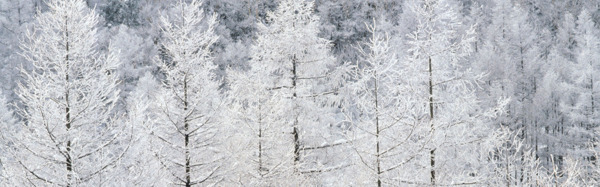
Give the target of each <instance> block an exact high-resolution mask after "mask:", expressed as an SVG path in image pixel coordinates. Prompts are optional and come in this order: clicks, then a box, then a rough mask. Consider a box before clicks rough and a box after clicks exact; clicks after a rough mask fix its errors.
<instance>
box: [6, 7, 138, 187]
mask: <svg viewBox="0 0 600 187" xmlns="http://www.w3.org/2000/svg"><path fill="white" fill-rule="evenodd" d="M47 5H48V7H49V11H48V12H46V13H43V14H40V15H39V16H38V17H37V21H36V25H35V26H34V28H33V30H32V31H30V32H28V33H27V35H26V36H25V40H24V41H23V43H22V49H23V51H24V52H23V56H24V58H25V59H26V60H27V61H28V62H29V63H31V66H32V67H33V70H32V71H27V70H25V69H22V74H23V76H24V81H23V82H22V83H21V84H19V91H18V93H17V94H18V96H19V97H20V99H21V100H22V104H23V106H22V107H19V108H18V112H19V114H20V116H21V117H22V118H23V121H24V122H23V123H21V124H22V125H20V126H19V129H18V131H16V132H14V134H13V135H12V136H10V137H8V138H9V141H11V142H12V143H14V151H12V152H11V153H10V156H11V157H12V159H14V160H15V164H16V166H17V167H18V170H17V172H18V173H17V174H16V175H15V177H16V178H17V179H15V181H16V183H15V184H13V185H57V186H75V185H91V184H100V185H101V184H108V182H110V181H111V180H110V178H111V177H112V173H111V172H108V171H109V170H110V169H111V168H113V167H114V166H115V164H116V163H117V162H118V161H119V160H120V158H121V157H122V156H123V155H124V153H125V152H126V150H127V149H128V145H129V143H128V142H129V140H128V139H129V136H128V135H127V134H128V128H127V126H126V125H123V124H122V123H119V120H120V119H119V114H116V113H114V110H113V108H114V106H115V104H116V102H117V101H118V94H119V90H117V89H116V86H117V84H118V80H117V79H116V77H115V76H114V75H115V69H116V67H117V66H118V65H119V61H118V60H117V59H115V55H113V51H110V52H109V54H100V53H98V49H97V48H98V46H97V43H96V41H97V35H96V25H97V23H98V18H99V17H98V15H97V14H96V13H95V12H94V11H93V10H90V9H89V8H87V6H86V5H85V2H84V1H82V0H68V1H58V0H52V1H48V4H47ZM110 49H111V47H110V46H109V50H110Z"/></svg>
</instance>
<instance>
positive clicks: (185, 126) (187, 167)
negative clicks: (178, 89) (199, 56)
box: [183, 75, 192, 187]
mask: <svg viewBox="0 0 600 187" xmlns="http://www.w3.org/2000/svg"><path fill="white" fill-rule="evenodd" d="M187 99H188V89H187V75H186V78H185V80H184V81H183V111H184V113H186V117H185V119H184V124H183V130H184V132H185V135H184V136H185V137H184V146H185V147H184V149H185V186H186V187H190V186H192V180H191V175H192V174H191V172H192V171H191V168H190V132H189V128H190V126H189V123H188V119H187V111H188V100H187Z"/></svg>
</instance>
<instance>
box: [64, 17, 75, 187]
mask: <svg viewBox="0 0 600 187" xmlns="http://www.w3.org/2000/svg"><path fill="white" fill-rule="evenodd" d="M68 26H69V25H68V23H65V40H66V44H65V50H66V52H67V55H66V56H65V64H66V68H65V69H66V70H65V71H66V72H65V82H66V88H65V103H66V107H65V123H66V124H65V127H66V128H67V133H68V132H69V130H71V106H70V103H69V95H70V93H69V89H71V88H69V30H68V28H69V27H68ZM66 149H67V153H66V154H65V155H66V162H67V163H66V167H67V187H70V186H71V180H72V179H73V159H72V158H71V139H67V147H66Z"/></svg>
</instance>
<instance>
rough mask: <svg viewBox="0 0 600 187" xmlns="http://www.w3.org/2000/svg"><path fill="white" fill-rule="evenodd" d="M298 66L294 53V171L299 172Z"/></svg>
mask: <svg viewBox="0 0 600 187" xmlns="http://www.w3.org/2000/svg"><path fill="white" fill-rule="evenodd" d="M296 66H298V62H297V59H296V55H294V57H293V58H292V89H293V94H292V99H293V101H294V115H296V116H295V119H294V124H293V130H292V135H293V136H294V172H299V168H300V132H299V131H298V115H299V114H298V113H297V111H296V110H297V107H298V104H297V103H296V102H298V101H297V99H298V98H297V97H298V95H297V93H296V81H297V80H298V74H297V73H298V72H297V71H296V68H297V67H296Z"/></svg>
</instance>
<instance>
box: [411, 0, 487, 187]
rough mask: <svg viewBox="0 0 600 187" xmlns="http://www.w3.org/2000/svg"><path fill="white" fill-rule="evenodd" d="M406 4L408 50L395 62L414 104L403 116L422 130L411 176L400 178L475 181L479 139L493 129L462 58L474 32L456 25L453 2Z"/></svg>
mask: <svg viewBox="0 0 600 187" xmlns="http://www.w3.org/2000/svg"><path fill="white" fill-rule="evenodd" d="M406 7H407V8H408V11H407V12H409V14H407V15H410V16H411V19H414V22H415V23H416V25H415V27H414V28H413V31H412V32H411V33H410V34H409V35H407V39H406V40H407V41H406V44H407V45H408V46H409V50H408V54H407V57H406V60H402V61H401V62H402V63H401V65H400V66H401V67H403V68H405V69H406V70H405V71H404V72H406V73H403V76H404V82H401V83H400V84H401V85H406V86H407V87H410V88H411V90H410V91H409V92H410V94H411V95H412V97H413V98H414V99H411V100H409V101H408V102H414V103H415V104H414V105H412V106H413V108H412V109H411V111H412V112H413V113H412V114H411V115H410V116H406V117H405V118H409V117H410V118H412V119H411V120H412V121H413V123H414V124H415V125H417V126H419V127H423V128H425V130H423V131H416V133H418V134H417V135H415V137H418V138H417V140H420V139H424V140H423V141H425V142H426V144H425V145H424V148H423V151H421V153H420V155H418V158H416V159H415V161H413V163H412V164H413V173H414V175H413V177H412V178H404V179H402V180H401V181H404V183H405V184H417V185H433V186H435V185H455V184H475V183H478V182H479V181H480V177H482V176H484V174H483V173H480V171H482V169H481V168H482V167H484V166H485V163H484V162H485V159H482V158H483V157H484V156H486V155H487V154H488V153H487V150H486V149H482V144H483V143H482V142H484V140H485V139H486V137H488V133H489V132H490V130H493V129H494V128H492V127H491V126H490V123H489V120H488V119H490V117H493V115H492V114H493V113H494V112H493V111H494V109H491V110H490V109H486V108H484V107H482V105H480V102H479V101H480V100H479V98H477V97H476V95H475V93H474V92H475V91H476V90H477V88H478V85H479V84H480V83H482V81H483V76H482V74H480V73H475V72H473V70H472V69H471V68H470V67H469V66H470V64H469V63H468V61H466V57H467V56H469V55H470V54H471V52H472V46H473V45H472V42H473V41H474V40H475V38H474V31H473V29H472V27H471V28H469V27H467V26H465V25H463V24H462V22H461V21H460V15H459V14H458V11H457V7H456V2H454V1H431V0H424V1H413V2H407V3H406ZM497 99H498V98H497ZM497 99H496V100H497ZM494 108H496V107H494ZM409 124H410V123H409ZM413 149H418V148H413ZM414 176H417V177H414Z"/></svg>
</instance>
